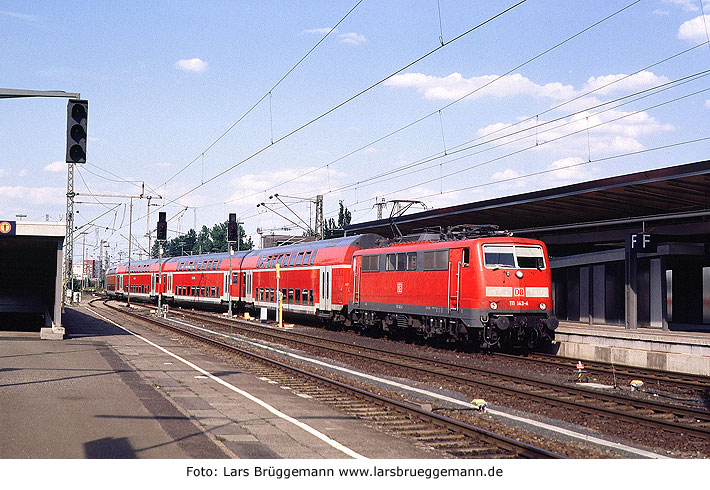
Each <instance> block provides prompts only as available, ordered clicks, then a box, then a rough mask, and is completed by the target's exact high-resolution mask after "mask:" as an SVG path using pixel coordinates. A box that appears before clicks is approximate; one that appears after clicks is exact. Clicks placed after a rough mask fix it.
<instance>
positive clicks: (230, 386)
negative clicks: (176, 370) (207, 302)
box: [89, 309, 367, 459]
mask: <svg viewBox="0 0 710 490" xmlns="http://www.w3.org/2000/svg"><path fill="white" fill-rule="evenodd" d="M89 311H91V312H92V313H94V314H96V315H97V316H98V317H100V318H101V319H103V320H105V321H107V322H109V323H111V324H112V325H116V326H117V327H118V328H120V329H121V330H125V331H126V332H128V333H129V334H131V335H133V336H135V337H136V338H139V339H140V340H142V341H143V342H145V343H146V344H148V345H151V346H153V347H155V348H156V349H158V350H159V351H161V352H164V353H165V354H167V355H169V356H170V357H172V358H173V359H176V360H178V361H180V362H182V363H183V364H185V365H186V366H189V367H191V368H192V369H194V370H195V371H197V372H199V373H202V374H203V375H204V376H207V377H208V378H210V379H211V380H213V381H215V382H217V383H219V384H221V385H222V386H224V387H226V388H228V389H230V390H232V391H234V392H235V393H238V394H240V395H242V396H243V397H245V398H247V399H249V400H251V401H253V402H254V403H256V404H257V405H259V406H261V407H263V408H265V409H266V410H268V411H269V412H271V413H273V414H274V415H276V416H277V417H279V418H281V419H283V420H286V421H288V422H290V423H292V424H293V425H295V426H297V427H299V428H301V429H303V430H305V431H306V432H308V433H309V434H311V435H313V436H315V437H317V438H318V439H320V440H321V441H323V442H325V443H326V444H328V445H329V446H331V447H333V448H335V449H337V450H339V451H341V452H343V453H345V454H347V455H348V456H350V457H352V458H355V459H367V458H366V457H365V456H363V455H361V454H359V453H357V452H355V451H353V450H352V449H350V448H348V447H345V446H343V445H342V444H340V443H339V442H338V441H335V440H333V439H331V438H330V437H328V436H326V435H325V434H323V433H322V432H320V431H318V430H316V429H314V428H313V427H311V426H310V425H308V424H305V423H303V422H301V421H300V420H297V419H295V418H293V417H290V416H288V415H286V414H285V413H283V412H281V411H280V410H277V409H276V408H274V407H272V406H271V405H269V404H268V403H266V402H265V401H263V400H261V399H259V398H257V397H255V396H254V395H252V394H251V393H248V392H246V391H244V390H241V389H239V388H237V387H236V386H234V385H233V384H231V383H228V382H226V381H224V380H223V379H221V378H219V377H217V376H215V375H213V374H212V373H209V372H208V371H205V370H204V369H202V368H201V367H199V366H197V365H196V364H194V363H192V362H190V361H188V360H187V359H183V358H182V357H180V356H178V355H177V354H173V353H172V352H170V351H169V350H167V349H165V348H164V347H161V346H159V345H158V344H156V343H154V342H151V341H150V340H148V339H146V338H145V337H143V336H141V335H138V334H137V333H135V332H132V331H130V330H129V329H127V328H126V327H123V326H121V325H119V324H118V323H116V322H114V321H113V320H111V319H109V318H106V317H105V316H103V315H102V314H100V313H98V312H97V311H94V310H91V309H90V310H89Z"/></svg>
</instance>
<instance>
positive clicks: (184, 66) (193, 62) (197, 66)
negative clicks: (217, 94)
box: [175, 58, 207, 73]
mask: <svg viewBox="0 0 710 490" xmlns="http://www.w3.org/2000/svg"><path fill="white" fill-rule="evenodd" d="M175 68H177V69H178V70H184V71H193V72H196V73H202V72H204V71H206V70H207V62H206V61H202V60H201V59H200V58H190V59H189V60H185V59H183V60H179V61H178V62H177V63H175Z"/></svg>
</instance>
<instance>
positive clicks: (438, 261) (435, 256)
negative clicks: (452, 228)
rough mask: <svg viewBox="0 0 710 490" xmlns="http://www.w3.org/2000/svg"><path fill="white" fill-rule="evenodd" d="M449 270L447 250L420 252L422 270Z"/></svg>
mask: <svg viewBox="0 0 710 490" xmlns="http://www.w3.org/2000/svg"><path fill="white" fill-rule="evenodd" d="M448 268H449V251H448V250H431V251H426V252H422V270H425V271H444V270H447V269H448Z"/></svg>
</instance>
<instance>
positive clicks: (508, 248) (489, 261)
mask: <svg viewBox="0 0 710 490" xmlns="http://www.w3.org/2000/svg"><path fill="white" fill-rule="evenodd" d="M483 260H484V262H485V264H486V267H487V268H489V269H514V268H515V249H514V248H513V246H512V245H484V246H483Z"/></svg>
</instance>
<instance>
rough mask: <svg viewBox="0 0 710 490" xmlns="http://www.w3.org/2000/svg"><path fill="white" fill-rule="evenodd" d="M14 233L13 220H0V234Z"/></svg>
mask: <svg viewBox="0 0 710 490" xmlns="http://www.w3.org/2000/svg"><path fill="white" fill-rule="evenodd" d="M14 234H15V222H14V221H0V235H14Z"/></svg>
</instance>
